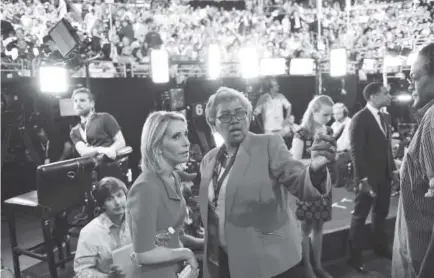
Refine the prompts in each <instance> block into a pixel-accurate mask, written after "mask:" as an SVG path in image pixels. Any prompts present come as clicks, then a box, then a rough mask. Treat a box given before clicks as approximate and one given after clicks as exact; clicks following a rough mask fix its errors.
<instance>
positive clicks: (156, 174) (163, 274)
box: [126, 111, 199, 278]
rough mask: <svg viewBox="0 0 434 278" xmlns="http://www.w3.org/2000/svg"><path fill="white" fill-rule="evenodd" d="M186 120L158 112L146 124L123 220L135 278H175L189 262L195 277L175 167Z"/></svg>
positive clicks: (185, 149)
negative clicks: (137, 172) (139, 170)
mask: <svg viewBox="0 0 434 278" xmlns="http://www.w3.org/2000/svg"><path fill="white" fill-rule="evenodd" d="M189 148H190V142H189V140H188V137H187V121H186V119H185V118H184V116H182V115H181V114H178V113H175V112H165V111H157V112H154V113H152V114H150V115H149V117H148V119H147V120H146V122H145V124H144V126H143V131H142V138H141V147H140V150H141V153H142V170H143V172H142V173H141V174H140V175H139V177H138V178H137V179H136V181H135V182H134V184H133V186H132V187H131V189H130V191H129V193H128V198H127V212H126V220H127V223H128V226H129V228H130V232H131V239H132V243H133V251H134V253H133V256H132V257H133V261H134V262H135V264H136V265H137V268H136V269H134V273H133V276H134V277H137V278H142V277H146V278H176V277H177V273H179V272H180V271H181V270H182V269H183V263H184V262H187V263H188V264H190V267H191V268H192V272H191V275H190V276H189V278H196V277H197V276H198V274H199V269H198V263H197V261H196V258H195V255H194V254H193V252H192V251H191V250H190V249H188V248H184V245H183V243H181V240H182V241H183V242H184V243H185V244H186V245H188V243H189V236H187V235H183V229H182V227H183V224H184V219H185V217H186V215H187V210H186V203H185V200H184V197H183V195H182V193H181V188H180V181H181V179H180V176H179V175H178V172H175V171H176V166H177V165H179V164H181V163H185V162H187V159H188V155H189Z"/></svg>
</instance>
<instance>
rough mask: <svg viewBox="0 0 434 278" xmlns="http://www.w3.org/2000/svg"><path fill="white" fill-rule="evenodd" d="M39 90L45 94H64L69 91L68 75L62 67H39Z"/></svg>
mask: <svg viewBox="0 0 434 278" xmlns="http://www.w3.org/2000/svg"><path fill="white" fill-rule="evenodd" d="M39 89H40V91H41V92H42V93H47V94H64V93H66V92H68V89H69V73H68V70H67V69H66V68H65V67H62V66H41V67H40V68H39Z"/></svg>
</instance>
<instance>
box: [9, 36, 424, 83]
mask: <svg viewBox="0 0 434 278" xmlns="http://www.w3.org/2000/svg"><path fill="white" fill-rule="evenodd" d="M427 43H428V41H427V40H417V41H414V43H413V45H414V46H415V48H414V49H418V48H420V46H423V45H425V44H427ZM324 57H325V58H323V59H321V60H320V62H319V64H318V65H317V66H318V67H319V72H321V73H327V72H329V68H330V61H329V58H328V57H327V55H326V56H324ZM365 61H366V65H364V66H362V67H361V69H363V70H365V72H367V73H381V72H382V71H384V70H385V68H384V65H383V64H384V57H378V58H365ZM29 64H30V63H29V62H26V61H21V62H14V63H2V64H1V73H2V77H3V78H15V77H30V76H36V73H37V67H38V66H37V64H38V63H35V62H33V63H32V65H29ZM170 64H171V65H170V76H171V77H173V78H187V77H203V76H207V65H206V63H203V62H195V61H190V62H188V61H172V62H171V63H170ZM409 66H410V65H409V64H408V61H406V59H405V58H401V59H400V63H398V65H395V66H393V67H390V68H386V70H387V72H389V73H390V72H399V71H403V70H408V69H409ZM359 67H360V65H359V62H357V61H349V62H348V69H347V72H348V74H355V73H356V71H357V69H358V68H359ZM88 70H89V77H90V78H116V77H118V78H125V77H134V78H145V77H150V76H151V65H150V63H142V64H139V63H129V62H126V61H124V62H117V63H116V62H112V61H93V62H91V63H90V64H89V65H88ZM287 72H288V71H287ZM71 76H72V77H86V67H84V66H83V67H82V68H80V69H79V70H77V71H74V73H73V74H72V75H71ZM220 76H221V77H237V76H241V71H240V66H239V63H236V62H225V63H222V64H221V74H220Z"/></svg>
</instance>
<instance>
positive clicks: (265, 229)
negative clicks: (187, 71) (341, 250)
mask: <svg viewBox="0 0 434 278" xmlns="http://www.w3.org/2000/svg"><path fill="white" fill-rule="evenodd" d="M251 113H252V105H251V104H250V102H249V100H248V99H247V98H246V97H245V96H244V95H243V94H242V93H240V92H238V91H236V90H233V89H230V88H225V87H221V88H220V89H219V90H218V91H217V92H216V93H215V94H214V95H212V96H211V97H210V98H209V100H208V103H207V105H206V111H205V116H206V120H207V122H208V124H209V125H210V127H211V129H212V130H213V131H216V132H218V133H219V134H220V135H221V136H222V137H223V139H224V144H223V145H222V146H221V147H217V148H215V149H213V150H211V151H210V152H209V153H208V154H207V155H206V156H205V157H204V158H203V160H202V163H201V185H200V197H199V205H200V210H201V216H202V220H203V223H204V226H205V231H206V233H205V257H204V278H208V277H213V278H214V277H216V278H217V277H218V278H223V277H224V278H244V277H248V278H271V277H293V276H292V275H294V266H296V265H297V264H298V263H299V262H300V260H301V237H300V235H299V231H298V229H297V224H296V220H295V218H294V215H293V213H292V212H291V211H290V209H289V205H288V198H289V194H290V192H291V193H292V194H294V195H295V196H297V197H298V198H300V199H308V198H309V197H314V196H319V195H320V193H319V192H318V190H317V188H322V187H325V185H326V183H329V182H330V181H329V177H328V172H327V170H326V166H327V164H328V163H329V162H330V161H332V160H333V159H334V157H335V147H334V146H335V143H334V141H333V138H331V137H330V136H327V135H318V137H317V138H315V142H314V143H313V146H312V162H311V163H310V165H309V166H304V164H303V163H301V162H299V161H296V160H294V159H292V157H291V154H290V152H289V151H288V149H287V147H286V145H285V143H284V141H283V140H282V138H281V137H280V136H279V135H277V134H266V135H255V134H252V133H249V131H248V130H249V125H250V118H251V115H252V114H251ZM295 275H296V274H295Z"/></svg>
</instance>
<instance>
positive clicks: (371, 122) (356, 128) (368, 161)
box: [350, 107, 396, 192]
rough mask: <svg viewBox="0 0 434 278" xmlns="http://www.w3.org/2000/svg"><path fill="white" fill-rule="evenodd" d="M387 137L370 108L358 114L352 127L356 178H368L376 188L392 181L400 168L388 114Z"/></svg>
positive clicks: (351, 138)
mask: <svg viewBox="0 0 434 278" xmlns="http://www.w3.org/2000/svg"><path fill="white" fill-rule="evenodd" d="M385 118H386V122H387V136H386V135H385V134H384V133H383V131H382V130H381V128H380V126H379V124H378V123H377V120H376V119H375V118H374V115H373V114H372V112H371V111H370V110H369V109H368V108H366V107H365V108H363V109H362V110H360V111H359V112H357V114H356V115H354V117H353V119H352V122H351V126H350V140H351V153H352V157H353V163H354V170H355V171H354V175H355V178H356V181H357V182H358V181H360V180H361V179H363V178H368V183H369V185H370V186H371V187H372V190H373V191H374V192H376V187H377V186H378V185H380V184H382V183H388V182H390V181H391V178H392V172H393V171H394V170H395V169H396V166H395V162H394V160H393V156H392V146H391V137H392V126H391V120H390V117H389V115H388V114H385Z"/></svg>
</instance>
